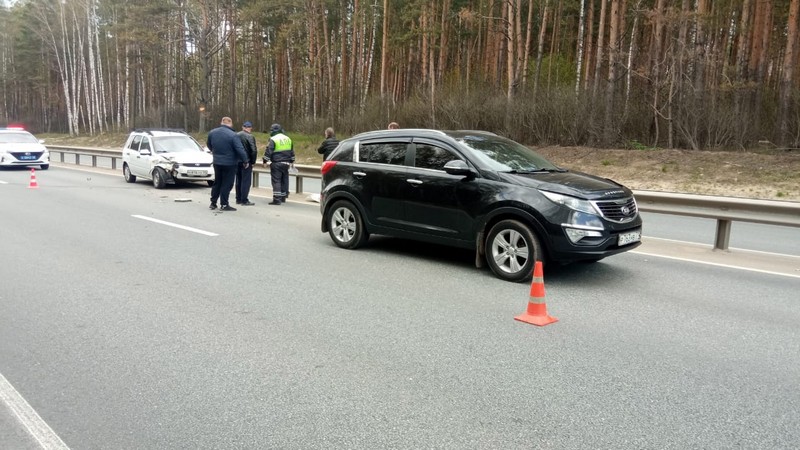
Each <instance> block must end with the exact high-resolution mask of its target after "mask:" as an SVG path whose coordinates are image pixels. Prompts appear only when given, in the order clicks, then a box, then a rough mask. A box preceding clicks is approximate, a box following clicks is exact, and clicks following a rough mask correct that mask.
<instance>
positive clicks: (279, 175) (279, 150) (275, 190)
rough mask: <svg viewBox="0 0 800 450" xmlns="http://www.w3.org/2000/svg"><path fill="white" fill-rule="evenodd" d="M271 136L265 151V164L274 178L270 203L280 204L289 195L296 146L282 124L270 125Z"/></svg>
mask: <svg viewBox="0 0 800 450" xmlns="http://www.w3.org/2000/svg"><path fill="white" fill-rule="evenodd" d="M269 136H270V137H269V144H267V150H266V151H265V152H264V166H270V170H269V174H270V177H271V178H272V201H271V202H269V204H270V205H280V204H281V203H284V202H286V197H288V196H289V166H290V165H292V164H294V147H293V146H292V140H291V139H290V138H289V136H287V135H285V134H284V131H283V128H282V127H281V125H280V124H277V123H273V124H272V126H271V127H269Z"/></svg>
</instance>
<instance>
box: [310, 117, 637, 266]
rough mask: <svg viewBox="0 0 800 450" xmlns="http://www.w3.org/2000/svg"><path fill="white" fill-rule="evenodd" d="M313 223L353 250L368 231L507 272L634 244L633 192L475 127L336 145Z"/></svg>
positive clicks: (593, 257)
mask: <svg viewBox="0 0 800 450" xmlns="http://www.w3.org/2000/svg"><path fill="white" fill-rule="evenodd" d="M321 170H322V192H321V196H320V211H321V212H322V231H323V232H327V233H329V234H330V236H331V239H333V242H335V243H336V245H338V246H339V247H342V248H348V249H354V248H357V247H359V246H361V245H363V244H364V243H365V242H366V241H367V239H368V237H369V235H370V234H382V235H391V236H396V237H400V238H407V239H415V240H421V241H427V242H433V243H437V244H445V245H451V246H456V247H463V248H470V249H475V250H476V252H477V253H476V259H475V261H476V265H477V266H478V267H481V266H482V265H483V260H484V257H485V260H486V261H487V263H488V264H489V267H491V269H492V271H493V272H494V273H495V274H496V275H497V276H498V277H499V278H502V279H504V280H508V281H523V280H527V279H529V278H530V276H531V272H532V270H533V265H534V262H535V261H537V260H540V261H554V262H570V261H578V260H588V261H598V260H600V259H603V258H605V257H606V256H609V255H613V254H615V253H620V252H624V251H627V250H631V249H633V248H635V247H637V246H639V245H640V244H641V230H642V219H641V217H640V216H639V212H638V210H637V207H636V200H635V199H634V198H633V193H632V192H631V191H630V190H629V189H628V188H626V187H624V186H622V185H620V184H618V183H616V182H614V181H611V180H609V179H605V178H599V177H595V176H592V175H588V174H585V173H579V172H570V171H568V170H566V169H563V168H560V167H557V166H556V165H554V164H553V163H551V162H549V161H548V160H546V159H545V158H544V157H542V156H541V155H539V154H537V153H536V152H534V151H533V150H531V149H530V148H528V147H526V146H523V145H521V144H519V143H517V142H514V141H512V140H510V139H506V138H504V137H501V136H498V135H496V134H493V133H488V132H484V131H437V130H425V129H400V130H382V131H372V132H368V133H363V134H359V135H357V136H353V137H352V138H350V139H347V140H344V141H342V142H341V144H339V146H338V147H337V148H336V150H334V151H333V153H331V156H330V158H329V159H328V160H327V161H325V162H324V163H323V165H322V169H321Z"/></svg>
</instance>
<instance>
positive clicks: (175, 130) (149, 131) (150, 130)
mask: <svg viewBox="0 0 800 450" xmlns="http://www.w3.org/2000/svg"><path fill="white" fill-rule="evenodd" d="M153 131H167V132H171V133H183V134H189V133H187V132H186V130H184V129H183V128H134V129H133V132H134V133H147V134H149V135H150V136H152V135H153Z"/></svg>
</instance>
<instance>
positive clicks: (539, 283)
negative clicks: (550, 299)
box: [514, 261, 558, 327]
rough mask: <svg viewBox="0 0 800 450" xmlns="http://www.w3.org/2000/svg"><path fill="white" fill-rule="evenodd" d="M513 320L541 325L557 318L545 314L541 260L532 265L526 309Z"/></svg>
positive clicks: (556, 320)
mask: <svg viewBox="0 0 800 450" xmlns="http://www.w3.org/2000/svg"><path fill="white" fill-rule="evenodd" d="M514 320H519V321H520V322H527V323H530V324H533V325H538V326H540V327H543V326H545V325H549V324H551V323H553V322H558V319H556V318H555V317H551V316H548V315H547V304H545V302H544V276H543V275H542V262H541V261H536V264H535V265H534V266H533V282H532V283H531V299H530V302H528V310H527V311H525V312H524V313H522V314H520V315H518V316H517V317H514Z"/></svg>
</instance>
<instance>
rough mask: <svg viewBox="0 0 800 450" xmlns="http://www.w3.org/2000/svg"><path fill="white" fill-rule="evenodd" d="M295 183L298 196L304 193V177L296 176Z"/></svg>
mask: <svg viewBox="0 0 800 450" xmlns="http://www.w3.org/2000/svg"><path fill="white" fill-rule="evenodd" d="M294 177H295V183H294V191H295V193H297V194H302V193H303V176H302V175H295V176H294Z"/></svg>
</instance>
